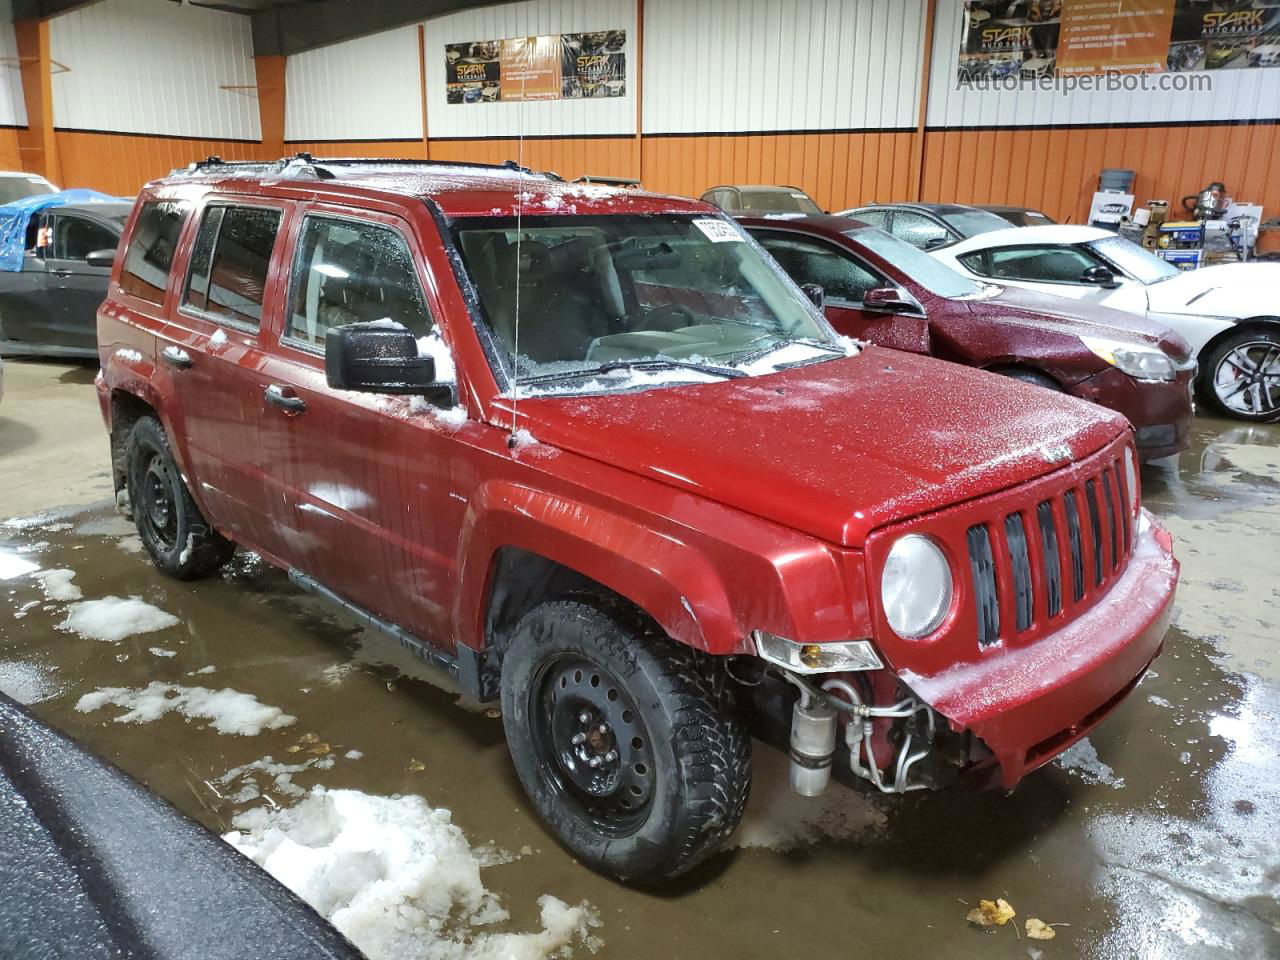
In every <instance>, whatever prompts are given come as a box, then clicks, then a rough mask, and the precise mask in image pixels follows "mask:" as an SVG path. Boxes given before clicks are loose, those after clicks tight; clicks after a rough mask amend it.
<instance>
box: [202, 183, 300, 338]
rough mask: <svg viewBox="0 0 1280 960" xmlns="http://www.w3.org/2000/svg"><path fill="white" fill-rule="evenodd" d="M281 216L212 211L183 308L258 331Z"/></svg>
mask: <svg viewBox="0 0 1280 960" xmlns="http://www.w3.org/2000/svg"><path fill="white" fill-rule="evenodd" d="M280 216H281V214H280V211H279V210H270V209H266V208H262V207H234V206H223V205H216V206H209V207H206V208H205V211H204V217H203V218H202V219H201V221H200V230H199V232H198V233H197V234H196V243H195V248H194V249H193V250H192V252H191V270H190V272H189V274H188V277H187V290H186V294H185V296H184V297H183V303H185V304H188V305H190V306H192V307H195V308H196V309H197V310H202V311H204V312H205V313H210V314H213V315H214V316H215V317H217V318H219V319H226V320H230V321H232V322H234V323H241V324H247V325H249V326H252V327H257V326H258V325H259V324H260V323H261V322H262V298H263V296H264V294H265V293H266V288H267V268H268V267H269V266H270V264H271V250H272V248H273V247H274V246H275V242H276V233H277V232H278V231H279V229H280Z"/></svg>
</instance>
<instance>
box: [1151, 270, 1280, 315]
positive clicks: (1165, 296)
mask: <svg viewBox="0 0 1280 960" xmlns="http://www.w3.org/2000/svg"><path fill="white" fill-rule="evenodd" d="M1146 290H1147V300H1148V302H1149V303H1150V305H1151V309H1152V310H1154V311H1155V312H1157V313H1189V314H1195V315H1197V316H1205V317H1226V318H1228V319H1232V320H1244V319H1247V318H1249V317H1258V316H1276V315H1277V314H1280V305H1278V304H1277V299H1276V298H1277V293H1276V291H1277V290H1280V263H1224V264H1221V265H1219V266H1216V267H1201V268H1200V269H1199V270H1188V271H1187V272H1185V273H1181V274H1179V275H1178V276H1176V277H1170V278H1169V279H1168V280H1161V281H1160V282H1159V283H1152V284H1149V285H1148V286H1147V288H1146Z"/></svg>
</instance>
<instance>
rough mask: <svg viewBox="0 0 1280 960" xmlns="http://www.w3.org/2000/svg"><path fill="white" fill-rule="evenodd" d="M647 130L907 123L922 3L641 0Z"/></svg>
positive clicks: (915, 92) (914, 103) (911, 117)
mask: <svg viewBox="0 0 1280 960" xmlns="http://www.w3.org/2000/svg"><path fill="white" fill-rule="evenodd" d="M644 9H645V25H644V48H645V49H644V77H645V89H644V132H645V133H646V134H648V133H702V132H713V133H721V132H734V133H738V132H744V131H770V130H865V129H908V128H909V129H914V128H915V125H916V113H917V111H918V108H919V100H920V92H919V91H920V71H921V50H922V48H923V46H924V23H925V0H697V2H691V0H647V2H646V3H645V8H644Z"/></svg>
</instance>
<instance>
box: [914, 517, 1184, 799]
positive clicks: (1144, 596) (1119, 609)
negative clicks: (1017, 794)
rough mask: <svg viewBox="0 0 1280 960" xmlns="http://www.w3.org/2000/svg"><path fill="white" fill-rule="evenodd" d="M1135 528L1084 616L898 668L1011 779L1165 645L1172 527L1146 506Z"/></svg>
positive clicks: (1082, 729) (1071, 736)
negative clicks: (943, 662)
mask: <svg viewBox="0 0 1280 960" xmlns="http://www.w3.org/2000/svg"><path fill="white" fill-rule="evenodd" d="M1134 532H1135V542H1134V550H1133V555H1132V557H1131V559H1130V562H1129V565H1128V567H1127V569H1126V570H1125V571H1124V573H1123V574H1122V575H1121V576H1120V577H1119V578H1118V579H1117V580H1116V582H1115V583H1114V584H1113V585H1112V587H1111V589H1110V590H1109V591H1108V592H1107V594H1106V595H1105V596H1104V597H1103V598H1102V599H1101V600H1100V601H1099V602H1098V603H1097V604H1096V605H1095V606H1094V607H1093V608H1092V609H1090V610H1089V611H1088V612H1087V613H1085V614H1083V615H1082V616H1080V617H1079V618H1078V619H1076V620H1074V621H1072V622H1070V623H1067V624H1065V625H1063V626H1062V628H1061V629H1059V630H1057V631H1056V632H1054V633H1050V634H1047V635H1045V636H1043V637H1041V638H1039V639H1038V640H1037V641H1035V642H1034V643H1032V644H1030V645H1028V646H1025V647H1018V648H1013V649H1001V650H992V651H990V652H989V654H988V655H987V656H984V658H983V660H982V661H981V662H979V663H972V664H963V665H961V666H957V667H954V668H951V669H948V670H944V671H942V672H941V673H938V674H935V675H933V676H921V675H918V674H914V673H912V672H910V671H902V672H901V673H900V674H899V676H900V679H901V680H902V682H903V683H905V684H906V685H907V686H908V687H909V688H910V689H911V691H912V692H913V693H915V694H916V696H917V697H919V698H920V699H921V700H922V701H923V702H925V703H927V704H928V705H929V706H930V707H932V708H933V710H934V711H936V712H937V713H938V714H940V715H941V716H942V717H944V718H945V719H946V721H947V722H948V723H949V725H950V727H951V729H952V730H954V731H955V732H957V733H965V732H968V733H971V734H972V735H973V736H975V737H977V738H979V739H980V740H981V741H982V742H983V743H984V744H985V745H986V746H987V748H988V749H990V751H991V753H992V754H993V755H994V758H995V761H996V762H997V763H998V764H999V770H1000V774H999V779H1000V782H1001V784H1002V785H1003V786H1004V787H1005V788H1006V789H1010V788H1012V787H1013V786H1015V785H1016V784H1017V783H1018V781H1019V780H1021V779H1022V778H1023V777H1024V776H1026V775H1027V774H1028V773H1030V772H1031V771H1032V770H1035V769H1036V768H1037V767H1039V766H1042V765H1043V764H1045V763H1047V762H1048V761H1050V760H1052V759H1053V758H1054V757H1055V756H1057V755H1058V754H1059V753H1061V752H1062V751H1063V750H1066V749H1067V748H1068V747H1070V746H1071V745H1072V744H1073V743H1075V742H1076V741H1078V740H1079V739H1081V738H1082V737H1084V736H1085V735H1086V734H1087V733H1088V732H1089V731H1090V730H1091V729H1092V728H1093V727H1094V726H1096V725H1097V724H1098V723H1099V721H1101V720H1102V719H1103V717H1105V716H1106V715H1107V714H1108V713H1110V712H1111V710H1112V709H1113V708H1114V707H1115V706H1116V705H1117V704H1118V703H1119V702H1120V701H1121V700H1123V699H1124V697H1125V696H1126V695H1127V694H1128V693H1129V692H1130V691H1131V690H1132V689H1133V688H1134V686H1136V685H1137V683H1138V681H1139V680H1141V678H1142V676H1143V674H1144V673H1145V672H1146V670H1147V667H1148V666H1149V665H1150V664H1151V662H1152V661H1153V660H1154V659H1155V658H1156V656H1157V655H1158V654H1159V652H1160V648H1161V646H1162V644H1163V643H1164V637H1165V633H1166V632H1167V631H1168V629H1169V623H1170V619H1171V617H1172V609H1173V597H1174V590H1175V587H1176V585H1177V580H1178V562H1177V561H1176V560H1175V559H1174V557H1173V551H1172V541H1171V538H1170V536H1169V533H1168V531H1166V530H1165V529H1164V528H1163V527H1162V526H1161V525H1160V524H1159V523H1158V522H1157V521H1156V520H1155V519H1154V518H1153V517H1152V516H1151V515H1150V514H1149V513H1147V511H1145V510H1143V511H1142V513H1141V515H1140V521H1139V522H1138V524H1137V525H1136V529H1135V531H1134Z"/></svg>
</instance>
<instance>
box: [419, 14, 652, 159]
mask: <svg viewBox="0 0 1280 960" xmlns="http://www.w3.org/2000/svg"><path fill="white" fill-rule="evenodd" d="M590 30H626V31H627V49H626V54H627V95H626V96H625V97H616V98H610V99H600V100H543V101H527V102H523V103H519V102H516V103H481V104H465V103H464V104H450V103H446V102H445V58H444V48H445V44H447V43H465V42H467V41H469V40H502V39H508V38H511V37H536V36H547V35H550V34H557V33H578V32H580V31H590ZM635 40H636V11H635V2H634V0H528V2H524V3H504V4H501V5H498V6H492V7H481V8H479V9H476V10H466V11H463V12H460V13H452V14H448V15H446V16H443V17H438V18H436V19H432V20H428V21H427V24H426V56H427V127H428V129H429V131H430V136H431V137H432V139H435V138H441V137H465V138H474V139H483V138H486V137H514V136H517V135H518V134H519V133H520V130H521V127H522V126H523V130H524V135H525V136H526V137H547V136H583V135H587V136H590V135H593V134H594V135H599V134H613V135H618V136H626V135H629V134H634V133H635V128H636V102H635V87H636V71H635V64H636V58H635V52H636V45H635Z"/></svg>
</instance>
